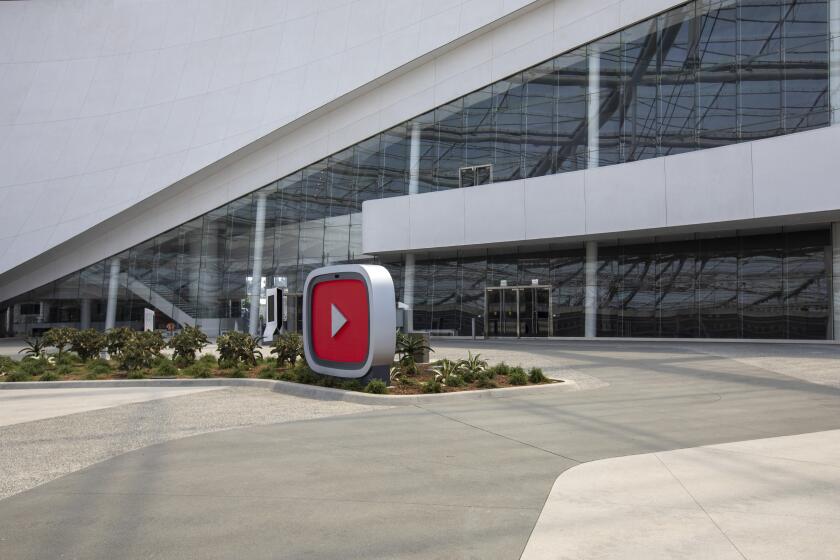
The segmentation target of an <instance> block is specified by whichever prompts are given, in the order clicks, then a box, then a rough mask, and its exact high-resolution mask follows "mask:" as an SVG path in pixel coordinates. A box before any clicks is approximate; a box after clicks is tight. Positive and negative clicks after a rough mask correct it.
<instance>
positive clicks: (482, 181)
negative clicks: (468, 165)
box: [473, 165, 493, 185]
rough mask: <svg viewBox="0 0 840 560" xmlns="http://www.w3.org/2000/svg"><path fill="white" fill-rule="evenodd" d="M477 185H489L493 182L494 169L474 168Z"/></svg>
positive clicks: (484, 166) (482, 166)
mask: <svg viewBox="0 0 840 560" xmlns="http://www.w3.org/2000/svg"><path fill="white" fill-rule="evenodd" d="M473 170H474V173H475V184H476V185H489V184H490V183H491V182H492V180H493V169H492V168H491V167H490V166H489V165H481V166H479V167H474V168H473Z"/></svg>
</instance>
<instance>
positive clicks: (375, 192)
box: [353, 134, 382, 212]
mask: <svg viewBox="0 0 840 560" xmlns="http://www.w3.org/2000/svg"><path fill="white" fill-rule="evenodd" d="M381 137H382V135H381V134H377V135H376V136H374V137H372V138H368V139H367V140H364V141H362V142H360V143H358V144H356V145H355V146H354V148H353V155H354V157H355V159H356V165H355V168H356V205H355V208H354V210H355V211H356V212H361V211H362V203H363V202H364V201H366V200H376V199H378V198H381V197H382V188H381V186H380V184H379V180H380V176H379V171H380V170H379V165H380V161H381V158H382V154H381V152H380V151H379V145H380V140H381Z"/></svg>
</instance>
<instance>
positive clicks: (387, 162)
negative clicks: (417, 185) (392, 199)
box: [382, 123, 411, 198]
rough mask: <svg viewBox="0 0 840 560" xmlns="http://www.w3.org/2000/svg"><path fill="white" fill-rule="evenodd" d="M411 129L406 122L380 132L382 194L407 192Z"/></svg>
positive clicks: (393, 194)
mask: <svg viewBox="0 0 840 560" xmlns="http://www.w3.org/2000/svg"><path fill="white" fill-rule="evenodd" d="M410 152H411V131H410V129H409V128H408V125H407V124H406V123H403V124H401V125H398V126H395V127H394V128H392V129H391V130H388V131H386V132H383V133H382V196H383V197H386V198H387V197H389V196H401V195H404V194H407V193H408V179H409V177H408V172H409V169H408V162H409V158H410Z"/></svg>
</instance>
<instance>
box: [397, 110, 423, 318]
mask: <svg viewBox="0 0 840 560" xmlns="http://www.w3.org/2000/svg"><path fill="white" fill-rule="evenodd" d="M418 192H420V124H419V123H413V124H412V125H411V151H410V152H409V159H408V194H417V193H418ZM414 271H415V259H414V253H406V254H405V268H404V269H403V291H402V298H401V300H402V302H403V303H404V304H405V305H406V309H405V314H404V315H403V318H404V325H403V329H404V330H405V332H413V331H414Z"/></svg>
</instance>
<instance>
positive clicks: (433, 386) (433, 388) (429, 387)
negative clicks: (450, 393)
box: [423, 380, 443, 393]
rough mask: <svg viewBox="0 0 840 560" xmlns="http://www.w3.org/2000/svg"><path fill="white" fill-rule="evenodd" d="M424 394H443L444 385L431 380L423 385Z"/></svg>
mask: <svg viewBox="0 0 840 560" xmlns="http://www.w3.org/2000/svg"><path fill="white" fill-rule="evenodd" d="M423 392H424V393H442V392H443V385H441V383H440V382H439V381H435V380H431V381H427V382H425V383H423Z"/></svg>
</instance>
